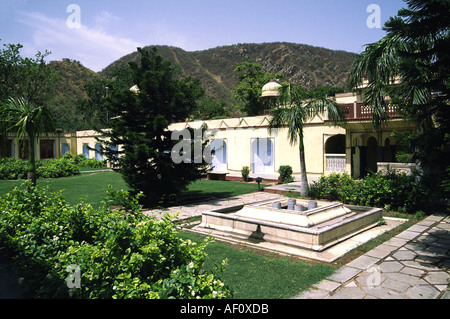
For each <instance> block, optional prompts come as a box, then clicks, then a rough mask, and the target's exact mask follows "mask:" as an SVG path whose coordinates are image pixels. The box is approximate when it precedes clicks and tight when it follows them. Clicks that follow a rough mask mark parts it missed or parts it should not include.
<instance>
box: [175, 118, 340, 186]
mask: <svg viewBox="0 0 450 319" xmlns="http://www.w3.org/2000/svg"><path fill="white" fill-rule="evenodd" d="M268 119H269V117H268V116H258V117H247V118H241V119H225V120H222V122H220V121H218V120H213V121H204V122H201V121H198V122H190V123H176V124H173V125H171V127H170V128H169V129H171V130H182V129H184V128H185V127H186V125H189V126H190V127H192V128H198V127H200V126H201V125H202V124H207V125H208V127H209V128H210V132H213V136H214V137H213V139H222V140H224V141H225V142H226V145H227V151H226V154H227V168H228V172H229V173H230V174H232V175H239V176H240V174H241V169H242V167H244V166H248V167H250V169H251V168H252V163H251V161H252V142H253V141H254V140H255V139H256V138H269V139H271V140H272V142H273V147H274V171H273V173H272V174H273V175H278V174H279V172H278V169H279V167H280V166H281V165H290V166H291V167H292V169H293V172H294V176H297V177H298V176H299V175H300V160H299V151H298V144H295V145H291V144H290V143H289V139H288V130H287V128H281V129H276V130H273V131H272V134H269V132H268V129H267V123H268ZM239 123H240V125H241V126H237V127H234V126H233V125H238V124H239ZM248 124H254V125H253V126H250V125H248ZM227 126H229V127H228V128H226V129H224V128H221V129H215V127H227ZM337 134H345V129H343V128H341V127H334V126H332V125H331V124H329V123H327V122H325V123H324V121H323V120H322V117H316V118H315V119H313V120H312V121H311V122H310V123H307V124H306V125H305V128H304V143H305V157H306V169H307V172H308V175H312V176H317V177H319V176H320V175H322V174H324V173H325V171H324V169H325V167H324V152H325V142H326V140H327V138H329V137H331V136H334V135H337Z"/></svg>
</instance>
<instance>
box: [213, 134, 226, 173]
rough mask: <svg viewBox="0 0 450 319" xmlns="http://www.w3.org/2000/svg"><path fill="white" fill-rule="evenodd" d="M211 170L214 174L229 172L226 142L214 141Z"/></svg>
mask: <svg viewBox="0 0 450 319" xmlns="http://www.w3.org/2000/svg"><path fill="white" fill-rule="evenodd" d="M211 154H212V161H211V168H212V170H213V172H225V171H227V143H226V142H225V141H224V140H220V139H218V140H213V141H212V142H211Z"/></svg>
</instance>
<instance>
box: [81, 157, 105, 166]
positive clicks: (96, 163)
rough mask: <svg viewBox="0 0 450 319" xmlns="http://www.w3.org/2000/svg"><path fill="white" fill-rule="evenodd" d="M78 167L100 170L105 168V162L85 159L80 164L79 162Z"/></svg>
mask: <svg viewBox="0 0 450 319" xmlns="http://www.w3.org/2000/svg"><path fill="white" fill-rule="evenodd" d="M79 165H81V166H85V167H89V168H102V167H105V162H103V161H99V160H96V159H93V158H86V159H84V160H83V161H82V162H79Z"/></svg>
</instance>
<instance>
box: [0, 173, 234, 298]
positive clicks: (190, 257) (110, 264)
mask: <svg viewBox="0 0 450 319" xmlns="http://www.w3.org/2000/svg"><path fill="white" fill-rule="evenodd" d="M119 193H122V192H119ZM125 197H126V194H124V193H122V194H112V192H111V191H110V190H109V197H108V198H109V199H111V198H113V199H114V198H120V200H121V201H123V199H124V198H125ZM138 200H139V198H130V201H131V203H129V204H127V205H125V206H126V207H127V209H128V210H127V211H125V210H112V209H111V208H110V207H109V206H107V205H104V206H103V207H102V208H100V209H94V208H93V207H92V206H90V205H88V204H78V205H75V206H69V205H68V204H67V203H66V202H65V201H64V199H63V197H62V194H61V193H52V192H50V191H49V190H48V189H44V190H41V191H40V190H38V189H37V188H36V187H34V186H33V185H32V184H31V182H28V181H27V182H25V183H24V184H23V185H22V186H20V187H16V188H14V189H13V190H12V191H11V192H10V193H8V194H6V195H5V196H3V197H1V198H0V212H1V213H0V247H5V248H7V251H8V252H9V253H10V254H11V255H12V256H15V257H14V261H15V262H16V263H17V265H18V266H19V268H20V269H21V271H22V274H23V275H24V277H25V279H24V281H23V282H24V284H25V285H26V286H27V287H28V288H29V289H31V291H32V292H33V295H34V297H40V298H55V297H56V298H61V297H62V298H66V297H69V296H71V297H72V298H197V297H200V298H227V297H230V296H231V292H230V291H229V289H228V288H227V287H226V286H225V285H224V283H223V282H222V281H221V280H220V279H219V278H218V277H217V274H216V273H215V272H211V273H207V272H204V271H203V269H202V267H203V264H204V261H205V259H206V253H205V251H204V248H205V246H206V245H207V244H208V241H205V242H204V243H202V244H199V245H197V244H193V243H192V242H190V241H184V240H183V239H181V238H180V237H179V236H177V233H176V228H175V226H174V225H173V223H172V222H171V216H169V215H166V216H165V217H164V218H163V219H162V220H157V219H156V218H154V217H148V216H145V215H144V214H143V213H142V212H141V211H140V209H139V206H136V203H137V202H138ZM135 209H136V210H135ZM72 265H77V267H79V269H80V271H81V281H80V286H79V288H70V286H69V285H68V284H67V283H68V280H69V279H70V274H71V273H70V272H68V266H72Z"/></svg>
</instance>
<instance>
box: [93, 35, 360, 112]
mask: <svg viewBox="0 0 450 319" xmlns="http://www.w3.org/2000/svg"><path fill="white" fill-rule="evenodd" d="M152 47H154V46H148V47H145V49H150V48H152ZM155 47H156V48H157V49H158V53H159V54H160V55H161V56H163V57H164V58H165V59H167V60H169V61H171V62H172V63H174V64H177V65H179V66H180V68H181V69H182V71H183V72H184V73H185V74H186V75H188V76H191V77H194V78H198V79H199V80H200V81H201V82H202V84H203V87H204V89H205V90H206V94H207V95H209V96H212V97H214V98H216V99H224V100H225V101H227V102H228V103H232V101H233V98H232V93H231V91H232V90H233V89H234V88H235V86H236V77H235V75H234V74H233V71H234V69H235V68H236V66H237V65H238V64H239V63H242V62H245V61H247V62H257V63H259V64H261V65H262V66H263V68H264V69H265V70H266V71H267V72H272V73H282V74H283V75H284V76H285V79H286V80H288V81H290V82H291V83H293V84H295V85H303V86H304V87H305V88H306V89H312V88H315V87H318V86H336V87H342V88H344V87H345V85H346V81H347V77H348V74H349V71H350V67H351V64H352V62H353V60H354V59H355V57H356V54H355V53H350V52H345V51H334V50H330V49H325V48H319V47H313V46H309V45H304V44H295V43H285V42H275V43H263V44H237V45H229V46H222V47H217V48H213V49H208V50H203V51H192V52H190V51H185V50H183V49H180V48H176V47H170V46H155ZM138 60H139V53H138V52H137V51H136V52H133V53H130V54H128V55H126V56H124V57H122V58H120V59H118V60H117V61H115V62H113V63H112V64H111V65H109V66H108V67H106V68H105V69H104V70H102V71H101V72H100V73H99V74H101V75H103V76H108V73H109V72H110V71H111V69H113V68H114V67H117V66H119V65H121V64H124V63H127V62H129V61H138Z"/></svg>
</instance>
